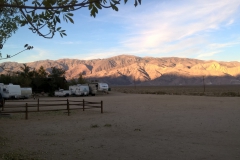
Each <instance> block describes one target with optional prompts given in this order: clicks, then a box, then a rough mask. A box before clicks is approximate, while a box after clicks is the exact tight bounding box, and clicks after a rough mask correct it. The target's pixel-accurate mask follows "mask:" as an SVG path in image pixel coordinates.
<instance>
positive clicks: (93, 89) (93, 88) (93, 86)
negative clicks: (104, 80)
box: [88, 83, 97, 96]
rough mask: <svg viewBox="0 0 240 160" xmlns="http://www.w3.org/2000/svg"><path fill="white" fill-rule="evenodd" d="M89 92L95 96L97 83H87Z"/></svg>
mask: <svg viewBox="0 0 240 160" xmlns="http://www.w3.org/2000/svg"><path fill="white" fill-rule="evenodd" d="M88 86H89V94H91V95H92V96H95V95H96V93H97V85H96V84H95V83H89V84H88Z"/></svg>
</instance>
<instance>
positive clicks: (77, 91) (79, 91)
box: [69, 84, 89, 96]
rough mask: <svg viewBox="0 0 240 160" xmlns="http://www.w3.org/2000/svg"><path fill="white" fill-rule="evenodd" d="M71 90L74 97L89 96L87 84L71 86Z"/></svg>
mask: <svg viewBox="0 0 240 160" xmlns="http://www.w3.org/2000/svg"><path fill="white" fill-rule="evenodd" d="M69 90H70V92H71V94H72V95H76V96H88V95H89V86H88V85H85V84H83V85H82V84H77V85H73V86H69Z"/></svg>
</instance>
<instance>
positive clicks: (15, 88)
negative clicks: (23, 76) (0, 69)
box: [0, 83, 21, 99]
mask: <svg viewBox="0 0 240 160" xmlns="http://www.w3.org/2000/svg"><path fill="white" fill-rule="evenodd" d="M0 93H1V94H2V97H3V98H4V99H11V98H21V88H20V85H13V84H11V83H10V84H8V85H4V84H3V83H0Z"/></svg>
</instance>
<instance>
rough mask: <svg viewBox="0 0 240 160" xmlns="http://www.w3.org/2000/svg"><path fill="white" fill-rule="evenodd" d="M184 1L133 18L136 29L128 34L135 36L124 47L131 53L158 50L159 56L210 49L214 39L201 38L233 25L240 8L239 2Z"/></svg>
mask: <svg viewBox="0 0 240 160" xmlns="http://www.w3.org/2000/svg"><path fill="white" fill-rule="evenodd" d="M184 2H185V3H182V4H181V3H180V4H179V5H175V6H173V5H172V4H170V3H169V4H166V5H163V7H161V4H160V2H159V5H156V7H152V9H151V12H148V13H145V12H144V13H143V14H141V15H138V16H137V15H134V16H135V17H131V18H129V21H131V24H132V26H131V27H128V31H129V33H131V34H129V35H127V36H126V37H125V38H123V39H122V42H121V44H122V45H123V46H125V47H126V48H128V49H129V50H138V51H139V50H142V51H146V50H148V51H151V50H155V51H157V50H158V53H159V54H162V53H166V54H167V53H171V52H174V51H179V52H181V50H184V49H186V50H189V49H190V48H191V47H192V48H196V47H197V46H199V45H206V46H208V43H211V42H209V40H210V39H205V40H204V39H203V38H201V40H199V39H200V38H199V37H204V36H205V37H208V35H211V34H212V33H211V32H215V31H218V30H219V29H220V28H221V27H224V26H226V25H231V24H233V23H234V18H235V13H236V12H237V11H238V9H239V6H240V1H238V0H213V1H206V0H201V1H200V0H199V1H184ZM166 3H167V2H166ZM178 3H179V2H178ZM138 14H139V13H138ZM126 17H127V16H126ZM133 33H134V34H133ZM229 45H230V44H228V45H225V46H222V47H228V46H229ZM210 49H212V48H210ZM211 53H213V52H211ZM214 53H215V52H214ZM149 54H151V53H149ZM208 55H209V54H208ZM200 57H202V56H200Z"/></svg>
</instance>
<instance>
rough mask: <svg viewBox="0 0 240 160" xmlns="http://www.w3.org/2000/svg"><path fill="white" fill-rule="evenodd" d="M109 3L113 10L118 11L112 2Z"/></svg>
mask: <svg viewBox="0 0 240 160" xmlns="http://www.w3.org/2000/svg"><path fill="white" fill-rule="evenodd" d="M110 4H111V7H112V9H113V10H115V11H118V8H117V7H116V6H115V5H114V4H112V3H110Z"/></svg>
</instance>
